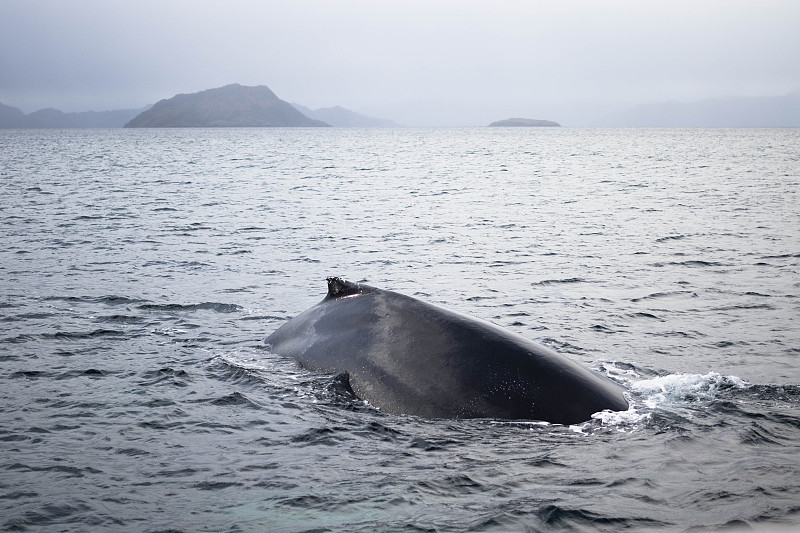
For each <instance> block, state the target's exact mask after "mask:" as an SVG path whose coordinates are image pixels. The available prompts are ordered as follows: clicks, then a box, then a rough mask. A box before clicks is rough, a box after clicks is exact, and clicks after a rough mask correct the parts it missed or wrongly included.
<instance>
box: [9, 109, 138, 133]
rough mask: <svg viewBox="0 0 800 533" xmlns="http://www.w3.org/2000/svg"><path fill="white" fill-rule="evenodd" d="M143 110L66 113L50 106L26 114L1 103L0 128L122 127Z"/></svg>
mask: <svg viewBox="0 0 800 533" xmlns="http://www.w3.org/2000/svg"><path fill="white" fill-rule="evenodd" d="M141 112H142V110H141V109H120V110H116V111H83V112H80V113H64V112H62V111H59V110H58V109H49V108H48V109H40V110H39V111H34V112H33V113H31V114H29V115H26V114H25V113H23V112H22V111H20V110H19V109H17V108H16V107H11V106H8V105H3V104H0V128H121V127H122V126H124V125H125V123H126V122H128V121H129V120H130V119H132V118H133V117H135V116H136V115H138V114H139V113H141Z"/></svg>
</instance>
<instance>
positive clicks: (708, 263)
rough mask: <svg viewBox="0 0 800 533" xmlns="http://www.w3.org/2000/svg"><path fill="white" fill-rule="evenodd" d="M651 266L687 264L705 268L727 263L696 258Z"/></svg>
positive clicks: (661, 266) (692, 266)
mask: <svg viewBox="0 0 800 533" xmlns="http://www.w3.org/2000/svg"><path fill="white" fill-rule="evenodd" d="M650 266H653V267H656V268H663V267H665V266H685V267H690V268H704V267H721V266H725V265H724V264H723V263H719V262H717V261H703V260H700V259H694V260H688V261H669V262H666V263H652V264H651V265H650Z"/></svg>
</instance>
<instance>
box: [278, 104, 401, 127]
mask: <svg viewBox="0 0 800 533" xmlns="http://www.w3.org/2000/svg"><path fill="white" fill-rule="evenodd" d="M292 105H293V106H294V107H295V108H297V110H298V111H300V112H301V113H303V114H304V115H305V116H307V117H311V118H313V119H316V120H322V121H323V122H327V123H328V124H330V125H331V126H336V127H339V128H400V127H402V126H401V125H400V124H398V123H396V122H393V121H391V120H388V119H385V118H375V117H368V116H366V115H362V114H361V113H356V112H355V111H351V110H349V109H345V108H344V107H340V106H334V107H323V108H320V109H309V108H308V107H306V106H304V105H300V104H292Z"/></svg>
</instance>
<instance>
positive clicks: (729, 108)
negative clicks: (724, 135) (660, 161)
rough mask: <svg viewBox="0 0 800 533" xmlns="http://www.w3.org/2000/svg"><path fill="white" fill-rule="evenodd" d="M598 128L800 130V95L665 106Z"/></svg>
mask: <svg viewBox="0 0 800 533" xmlns="http://www.w3.org/2000/svg"><path fill="white" fill-rule="evenodd" d="M593 125H595V126H609V127H687V128H693V127H699V128H726V127H739V128H747V127H764V128H780V127H789V128H796V127H800V91H798V92H795V93H791V94H788V95H786V96H777V97H768V98H714V99H709V100H702V101H697V102H685V103H684V102H661V103H655V104H649V105H642V106H638V107H634V108H633V109H629V110H627V111H621V112H617V113H613V114H610V115H606V116H605V117H604V118H602V119H600V120H598V121H597V122H596V123H595V124H593Z"/></svg>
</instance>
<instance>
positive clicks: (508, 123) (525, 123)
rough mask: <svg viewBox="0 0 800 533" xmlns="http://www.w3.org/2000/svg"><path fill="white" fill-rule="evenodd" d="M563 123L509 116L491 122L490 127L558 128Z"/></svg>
mask: <svg viewBox="0 0 800 533" xmlns="http://www.w3.org/2000/svg"><path fill="white" fill-rule="evenodd" d="M560 126H561V124H559V123H558V122H553V121H552V120H538V119H534V118H507V119H505V120H498V121H497V122H492V123H491V124H489V127H490V128H507V127H521V128H558V127H560Z"/></svg>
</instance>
